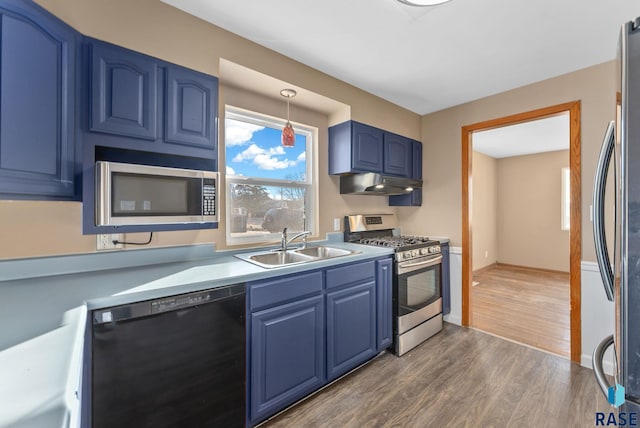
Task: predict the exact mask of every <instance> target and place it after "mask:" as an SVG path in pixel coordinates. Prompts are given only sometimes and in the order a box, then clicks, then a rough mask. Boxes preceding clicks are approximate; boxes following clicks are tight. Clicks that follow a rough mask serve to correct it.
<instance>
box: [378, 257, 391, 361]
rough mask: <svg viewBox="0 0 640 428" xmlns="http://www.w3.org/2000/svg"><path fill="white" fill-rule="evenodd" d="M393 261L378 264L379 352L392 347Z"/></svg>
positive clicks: (382, 261)
mask: <svg viewBox="0 0 640 428" xmlns="http://www.w3.org/2000/svg"><path fill="white" fill-rule="evenodd" d="M391 263H392V260H391V259H384V260H378V261H377V262H376V284H377V286H376V309H377V311H378V314H377V315H378V326H377V327H378V331H377V346H378V351H382V350H383V349H385V348H388V347H389V346H391V342H392V334H393V332H392V328H393V326H392V306H391V305H392V300H393V276H392V269H393V267H392V265H391Z"/></svg>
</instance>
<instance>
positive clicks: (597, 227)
mask: <svg viewBox="0 0 640 428" xmlns="http://www.w3.org/2000/svg"><path fill="white" fill-rule="evenodd" d="M617 64H618V73H617V74H618V76H617V77H618V82H619V85H618V91H619V94H618V101H619V102H620V104H619V106H618V114H617V118H616V120H615V121H612V122H611V123H610V124H609V126H608V128H607V130H606V132H605V138H604V143H603V145H602V149H601V151H600V158H599V160H598V166H597V168H596V176H595V180H594V195H593V206H594V217H593V228H594V238H595V246H596V258H597V260H598V265H599V268H600V274H601V276H602V281H603V283H604V289H605V293H606V295H607V298H608V299H609V300H610V301H613V302H614V303H615V319H616V325H615V330H614V334H613V335H611V336H609V337H607V338H605V339H604V340H603V341H602V342H601V343H600V344H599V345H598V346H597V347H596V349H595V351H594V353H593V369H594V374H595V376H596V379H597V381H598V383H599V385H600V388H601V389H602V391H603V392H604V394H605V396H607V399H608V401H609V402H610V403H611V404H612V405H615V406H616V407H618V406H621V405H622V406H623V410H624V411H628V412H640V18H638V19H636V20H635V21H633V22H628V23H626V24H625V25H623V26H622V30H621V34H620V42H619V45H618V61H617ZM608 172H612V173H613V174H612V177H611V178H613V181H614V182H615V198H614V199H615V227H614V230H611V231H609V232H613V236H612V237H613V251H612V253H613V256H612V257H611V255H610V252H609V248H607V239H606V236H605V227H604V219H605V213H607V212H610V211H611V210H610V208H609V207H605V196H604V195H605V187H606V183H607V175H608ZM609 242H610V243H611V240H610V241H609ZM611 259H613V260H611ZM609 348H611V349H612V350H613V353H614V358H613V367H614V380H613V382H611V381H610V380H608V379H607V378H606V377H605V374H604V370H603V357H604V353H605V351H606V350H607V349H609Z"/></svg>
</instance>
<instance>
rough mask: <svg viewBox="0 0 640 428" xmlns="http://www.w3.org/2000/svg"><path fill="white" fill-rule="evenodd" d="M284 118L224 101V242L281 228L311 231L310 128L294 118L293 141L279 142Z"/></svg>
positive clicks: (272, 235) (273, 236) (270, 237)
mask: <svg viewBox="0 0 640 428" xmlns="http://www.w3.org/2000/svg"><path fill="white" fill-rule="evenodd" d="M284 124H285V122H284V121H283V120H281V119H274V118H272V117H269V116H264V115H260V114H258V113H253V112H248V111H246V110H240V109H237V108H235V107H230V106H227V107H226V111H225V125H224V129H225V156H226V186H227V189H226V191H227V198H226V200H227V203H226V211H227V212H226V214H227V215H226V221H227V228H226V230H227V243H228V244H243V243H255V242H269V241H275V240H278V239H280V236H281V235H280V233H281V232H282V229H283V228H285V227H287V228H288V229H289V231H290V232H296V231H303V230H309V231H311V233H312V234H313V233H314V232H315V230H314V229H315V227H314V225H315V205H316V202H315V201H316V197H315V194H316V192H315V189H314V186H313V185H312V182H317V181H316V180H312V177H313V168H312V167H313V162H312V159H313V156H312V155H313V147H314V143H313V142H314V136H315V135H316V134H317V131H316V129H315V128H311V127H305V126H300V125H295V124H294V127H293V128H294V131H295V134H296V141H295V146H294V147H283V146H282V143H281V140H280V138H281V133H282V127H283V126H284Z"/></svg>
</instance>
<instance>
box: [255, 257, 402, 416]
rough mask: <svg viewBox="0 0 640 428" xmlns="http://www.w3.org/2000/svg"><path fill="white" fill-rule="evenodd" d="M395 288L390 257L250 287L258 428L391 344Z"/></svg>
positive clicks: (296, 275)
mask: <svg viewBox="0 0 640 428" xmlns="http://www.w3.org/2000/svg"><path fill="white" fill-rule="evenodd" d="M391 281H392V280H391V259H390V258H388V257H385V258H379V259H374V260H367V261H362V262H357V263H351V264H346V265H341V266H339V267H334V268H328V269H318V270H314V271H310V272H309V271H308V272H302V273H299V274H292V275H286V276H281V277H276V278H272V279H267V280H263V281H255V282H252V283H250V284H248V287H247V290H248V295H247V299H248V300H247V309H248V310H247V313H248V314H249V315H248V317H249V318H248V320H247V326H248V328H249V331H248V333H247V334H248V338H247V343H248V345H249V346H248V349H247V364H248V366H247V373H248V375H247V378H248V379H249V382H248V391H247V398H248V400H249V405H248V409H249V414H248V418H249V420H248V422H249V424H250V425H256V424H258V423H260V422H262V421H263V420H265V419H266V418H268V417H270V416H272V415H274V414H276V413H277V412H279V411H281V410H283V409H285V408H286V407H287V406H289V405H291V404H293V403H295V402H296V401H298V400H299V399H301V398H303V397H305V396H306V395H309V394H310V393H312V392H314V391H316V390H318V389H319V388H321V387H323V386H324V385H326V384H327V383H329V382H331V381H332V380H334V379H336V378H337V377H339V376H341V375H343V374H345V373H347V372H348V371H349V370H351V369H353V368H355V367H357V366H359V365H360V364H362V363H364V362H366V361H367V360H369V359H371V358H373V357H374V356H375V355H376V354H377V352H378V351H379V350H380V349H384V348H386V347H387V346H388V345H389V344H390V343H391ZM378 289H381V290H382V291H381V294H380V296H381V300H378V299H377V298H376V296H377V295H378ZM381 318H382V319H381Z"/></svg>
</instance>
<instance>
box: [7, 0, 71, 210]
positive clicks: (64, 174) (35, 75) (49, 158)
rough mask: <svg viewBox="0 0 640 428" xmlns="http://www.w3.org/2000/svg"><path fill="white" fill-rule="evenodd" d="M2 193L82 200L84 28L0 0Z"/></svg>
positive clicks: (30, 6) (32, 7) (25, 5)
mask: <svg viewBox="0 0 640 428" xmlns="http://www.w3.org/2000/svg"><path fill="white" fill-rule="evenodd" d="M0 20H1V22H0V35H1V37H2V40H1V41H0V50H1V51H0V197H2V198H3V199H14V198H15V199H69V200H73V199H77V198H78V197H79V193H78V192H76V186H75V178H74V175H75V171H76V162H75V155H76V147H75V144H76V138H75V131H74V124H75V119H74V114H75V105H76V103H75V93H76V91H75V75H76V55H77V46H78V37H79V35H78V33H77V32H76V31H75V30H73V29H72V28H71V27H69V26H67V25H66V24H64V23H63V22H62V21H60V20H58V19H57V18H56V17H54V16H53V15H51V14H49V13H48V12H46V11H45V10H44V9H42V8H40V7H39V6H37V5H36V4H35V3H32V2H18V1H0Z"/></svg>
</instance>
